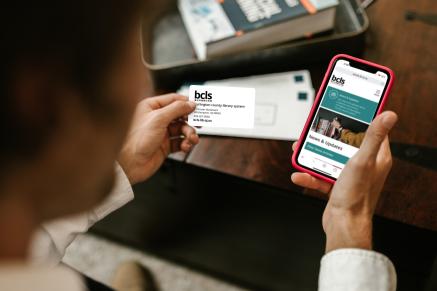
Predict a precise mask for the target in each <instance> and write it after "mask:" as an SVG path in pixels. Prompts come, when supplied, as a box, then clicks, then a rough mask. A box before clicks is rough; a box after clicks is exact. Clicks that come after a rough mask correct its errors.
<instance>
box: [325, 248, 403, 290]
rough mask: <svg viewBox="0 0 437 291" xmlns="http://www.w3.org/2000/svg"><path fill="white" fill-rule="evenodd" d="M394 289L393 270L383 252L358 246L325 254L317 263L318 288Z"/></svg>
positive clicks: (394, 278)
mask: <svg viewBox="0 0 437 291" xmlns="http://www.w3.org/2000/svg"><path fill="white" fill-rule="evenodd" d="M334 290H335V291H358V290H359V291H395V290H396V271H395V268H394V266H393V264H392V262H391V261H390V260H389V259H388V258H387V257H386V256H384V255H382V254H380V253H377V252H374V251H368V250H362V249H339V250H335V251H332V252H329V253H327V254H326V255H325V256H324V257H323V258H322V261H321V264H320V274H319V291H334Z"/></svg>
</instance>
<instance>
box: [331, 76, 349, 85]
mask: <svg viewBox="0 0 437 291" xmlns="http://www.w3.org/2000/svg"><path fill="white" fill-rule="evenodd" d="M331 82H333V83H336V84H337V85H340V86H344V83H345V82H346V80H345V79H343V78H342V77H340V78H338V77H336V76H335V75H332V78H331Z"/></svg>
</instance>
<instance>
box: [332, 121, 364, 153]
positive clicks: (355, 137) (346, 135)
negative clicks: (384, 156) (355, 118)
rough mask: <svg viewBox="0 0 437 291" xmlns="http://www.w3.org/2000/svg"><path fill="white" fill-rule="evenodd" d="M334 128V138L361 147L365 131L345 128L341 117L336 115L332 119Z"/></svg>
mask: <svg viewBox="0 0 437 291" xmlns="http://www.w3.org/2000/svg"><path fill="white" fill-rule="evenodd" d="M331 125H332V127H333V128H334V133H333V135H332V136H331V137H332V138H333V139H336V140H340V141H342V142H344V143H346V144H348V145H351V146H354V147H357V148H359V147H360V146H361V143H362V142H363V139H364V135H365V133H364V132H353V131H352V130H350V129H347V128H344V127H343V125H342V124H341V119H340V118H339V117H334V118H333V119H332V121H331Z"/></svg>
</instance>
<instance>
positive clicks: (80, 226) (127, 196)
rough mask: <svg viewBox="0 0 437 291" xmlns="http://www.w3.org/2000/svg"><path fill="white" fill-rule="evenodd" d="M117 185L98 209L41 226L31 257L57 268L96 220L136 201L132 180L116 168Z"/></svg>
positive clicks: (34, 240) (37, 262)
mask: <svg viewBox="0 0 437 291" xmlns="http://www.w3.org/2000/svg"><path fill="white" fill-rule="evenodd" d="M115 171H116V182H115V185H114V188H113V190H112V192H111V194H110V195H109V196H108V197H107V198H106V200H104V201H103V203H102V204H100V205H99V206H98V207H97V208H95V209H93V210H91V211H89V212H86V213H82V214H78V215H74V216H69V217H65V218H60V219H57V220H54V221H51V222H48V223H45V224H44V225H42V227H41V228H40V229H39V230H38V231H37V232H36V233H35V236H34V239H33V243H32V245H31V251H30V252H31V258H32V261H33V262H34V263H36V264H41V263H46V264H50V265H55V264H57V263H59V261H60V260H61V259H62V257H63V256H64V254H65V250H66V249H67V247H68V246H69V245H70V244H71V242H72V241H73V240H74V239H75V238H76V237H77V235H78V234H80V233H84V232H86V231H88V229H89V228H90V227H91V226H93V225H94V224H95V223H96V222H97V221H99V220H101V219H103V218H104V217H105V216H107V215H108V214H110V213H111V212H113V211H115V210H117V209H119V208H121V207H122V206H124V205H125V204H126V203H128V202H130V201H131V200H132V199H133V198H134V193H133V191H132V187H131V185H130V182H129V179H128V178H127V176H126V174H125V173H124V172H123V169H122V168H121V167H120V165H118V163H117V164H116V165H115Z"/></svg>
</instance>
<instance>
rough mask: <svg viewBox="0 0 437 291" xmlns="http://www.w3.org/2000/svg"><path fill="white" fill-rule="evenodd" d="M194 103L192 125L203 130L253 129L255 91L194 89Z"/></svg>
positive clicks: (211, 87)
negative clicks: (206, 128) (223, 128)
mask: <svg viewBox="0 0 437 291" xmlns="http://www.w3.org/2000/svg"><path fill="white" fill-rule="evenodd" d="M189 99H190V101H194V102H195V103H196V105H197V106H196V110H195V111H194V112H193V113H191V114H190V115H189V116H188V124H189V125H191V126H202V127H227V128H253V126H254V120H255V89H254V88H240V87H219V86H197V85H193V86H190V94H189Z"/></svg>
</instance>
